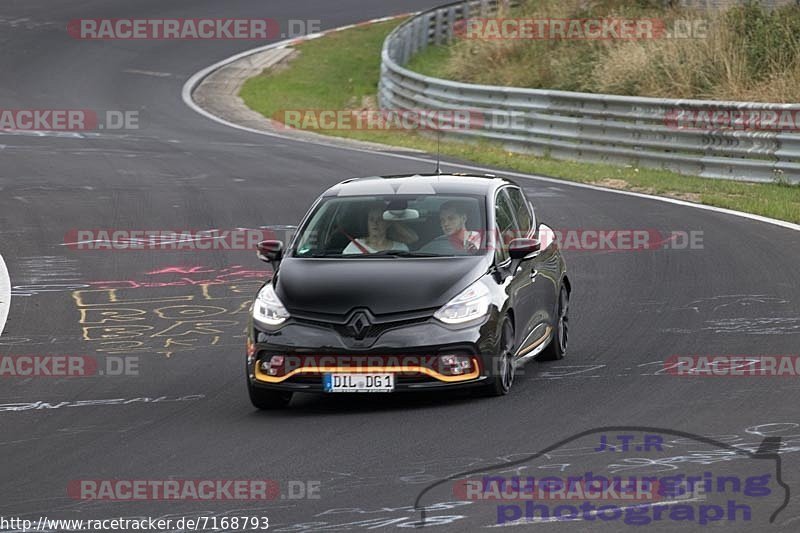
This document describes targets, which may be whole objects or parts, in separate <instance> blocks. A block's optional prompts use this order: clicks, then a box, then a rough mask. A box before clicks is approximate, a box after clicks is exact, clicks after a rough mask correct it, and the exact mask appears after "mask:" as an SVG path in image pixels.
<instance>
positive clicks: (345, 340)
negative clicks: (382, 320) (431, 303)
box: [247, 313, 497, 392]
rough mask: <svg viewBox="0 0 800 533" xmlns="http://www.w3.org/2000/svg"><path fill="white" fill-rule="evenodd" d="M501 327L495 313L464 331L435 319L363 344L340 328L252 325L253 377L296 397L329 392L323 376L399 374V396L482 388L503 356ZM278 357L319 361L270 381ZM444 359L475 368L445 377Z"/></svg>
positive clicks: (385, 332)
mask: <svg viewBox="0 0 800 533" xmlns="http://www.w3.org/2000/svg"><path fill="white" fill-rule="evenodd" d="M496 326H497V316H496V315H495V314H493V313H492V314H490V315H489V316H487V317H484V318H483V319H481V320H480V321H478V322H477V323H472V324H468V325H466V326H462V327H458V328H455V327H450V326H447V325H445V324H441V323H439V322H438V321H436V320H435V319H433V318H430V319H425V320H422V321H417V322H415V323H411V324H404V325H400V326H397V327H388V328H385V329H384V330H383V331H382V332H381V333H380V334H379V335H377V336H376V337H374V338H366V339H363V340H361V341H359V340H356V339H354V338H352V337H347V336H343V335H341V334H339V333H338V332H337V331H336V329H335V328H332V327H327V326H324V325H319V324H309V323H307V322H304V321H299V320H292V319H290V321H288V322H287V323H286V324H285V325H283V326H282V327H280V328H279V329H276V330H270V329H269V328H266V327H263V326H261V325H260V324H258V323H254V322H253V321H252V320H251V324H250V326H249V328H248V356H247V375H248V379H249V381H250V384H251V386H253V387H258V388H264V389H271V390H281V391H291V392H323V385H322V376H323V374H326V373H336V372H342V373H387V372H389V373H393V374H394V375H395V386H394V391H395V392H403V391H421V390H442V389H447V390H451V389H461V388H469V387H476V386H482V385H483V384H485V383H486V381H487V380H488V379H489V377H490V376H491V373H492V369H493V364H494V363H493V361H494V354H496V353H497V352H496V348H497V327H496ZM273 355H284V356H285V357H287V358H292V360H294V361H302V362H305V361H308V360H309V359H310V358H314V360H315V364H312V365H305V364H303V363H301V364H296V365H294V366H293V367H291V368H289V367H287V368H286V369H282V370H281V372H280V375H278V376H270V375H267V374H266V373H265V372H263V371H262V370H261V367H260V363H261V361H262V360H264V359H267V360H268V359H269V358H270V357H271V356H273ZM443 355H460V356H464V357H468V358H469V359H470V360H471V363H472V364H471V367H470V369H469V371H466V372H464V373H463V374H460V375H452V374H448V373H446V372H444V371H443V370H442V367H441V366H440V365H437V364H436V361H438V360H439V358H440V357H441V356H443ZM414 362H418V364H414ZM421 362H424V363H425V364H421ZM431 362H433V364H431ZM398 363H401V364H398Z"/></svg>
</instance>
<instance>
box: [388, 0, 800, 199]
mask: <svg viewBox="0 0 800 533" xmlns="http://www.w3.org/2000/svg"><path fill="white" fill-rule="evenodd" d="M502 5H505V6H507V5H508V1H507V0H468V1H464V0H461V1H459V2H455V3H452V4H448V5H444V6H441V7H438V8H435V9H431V10H429V11H425V12H422V13H420V14H418V15H416V16H415V17H413V18H411V19H409V20H408V21H406V22H404V23H403V24H401V25H400V26H398V27H397V28H395V29H394V31H392V33H391V34H389V36H388V37H387V38H386V41H385V42H384V44H383V51H382V54H381V77H380V84H379V90H378V99H379V103H380V106H381V108H382V109H385V110H405V111H418V110H421V109H426V110H434V111H441V112H452V111H456V110H460V111H464V112H469V113H470V115H471V116H474V114H475V113H478V114H480V115H482V117H483V118H482V120H481V127H479V128H451V129H447V131H444V132H443V133H444V134H445V135H452V136H457V137H460V138H466V139H491V140H494V141H498V142H500V143H502V144H503V145H504V146H505V147H506V148H507V149H509V150H514V151H523V152H528V153H534V154H537V155H549V156H550V157H553V158H556V159H583V160H590V161H596V162H604V163H610V164H623V165H638V166H645V167H651V168H663V169H666V170H672V171H675V172H680V173H683V174H692V175H696V176H703V177H710V178H727V179H734V180H747V181H763V182H769V181H775V180H777V179H782V180H786V181H788V182H791V183H800V134H798V133H787V132H781V131H774V130H771V131H752V130H748V129H747V128H744V129H699V128H698V129H689V128H684V127H678V126H676V124H677V123H678V121H680V120H681V117H683V116H688V115H691V114H692V113H700V112H709V113H712V112H715V111H719V110H728V111H744V112H747V111H752V112H756V111H758V112H769V111H775V112H778V113H791V115H792V116H794V117H796V124H797V123H800V104H764V103H753V102H727V101H714V100H676V99H662V98H643V97H630V96H616V95H606V94H591V93H576V92H567V91H552V90H541V89H523V88H515V87H501V86H492V85H475V84H469V83H461V82H455V81H448V80H444V79H439V78H433V77H430V76H424V75H422V74H419V73H416V72H412V71H411V70H409V69H407V68H404V65H406V64H407V63H408V61H409V60H410V59H411V58H412V57H413V56H414V55H415V54H416V53H418V52H420V51H422V50H424V49H425V48H426V47H427V46H429V45H431V44H444V43H448V42H451V41H452V40H453V39H454V33H455V32H456V31H457V30H456V28H457V25H458V22H459V21H462V20H465V19H469V18H475V17H491V16H493V15H495V14H496V13H497V12H498V10H499V9H500V7H501V6H502ZM478 67H479V66H478Z"/></svg>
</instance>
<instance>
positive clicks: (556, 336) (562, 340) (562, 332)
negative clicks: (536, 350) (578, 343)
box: [539, 287, 569, 361]
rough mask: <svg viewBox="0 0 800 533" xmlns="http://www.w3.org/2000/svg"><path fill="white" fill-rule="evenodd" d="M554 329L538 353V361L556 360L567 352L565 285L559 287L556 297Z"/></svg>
mask: <svg viewBox="0 0 800 533" xmlns="http://www.w3.org/2000/svg"><path fill="white" fill-rule="evenodd" d="M557 317H558V318H557V322H556V330H555V333H553V338H552V339H551V340H550V344H548V345H547V348H545V349H544V351H543V352H542V353H541V354H540V355H539V360H540V361H558V360H559V359H563V358H564V356H565V355H566V354H567V340H568V339H569V293H568V292H567V288H566V287H561V294H560V295H559V297H558V315H557Z"/></svg>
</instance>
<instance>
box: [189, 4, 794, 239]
mask: <svg viewBox="0 0 800 533" xmlns="http://www.w3.org/2000/svg"><path fill="white" fill-rule="evenodd" d="M412 14H413V13H412ZM390 18H393V17H384V18H381V19H375V20H372V21H367V22H363V23H360V24H369V23H374V22H382V21H385V20H389V19H390ZM353 26H354V25H352V24H351V25H349V26H343V27H342V28H334V29H332V30H327V31H325V32H322V33H315V34H312V35H307V36H305V37H300V38H295V39H287V40H285V41H279V42H277V43H272V44H268V45H266V46H260V47H258V48H253V49H251V50H246V51H244V52H240V53H238V54H236V55H233V56H231V57H229V58H227V59H223V60H222V61H218V62H217V63H214V64H213V65H210V66H208V67H206V68H204V69H202V70H200V71H198V72H196V73H195V74H194V75H192V77H190V78H189V79H188V80H186V83H184V85H183V89H182V91H181V97H182V98H183V102H184V103H185V104H186V105H187V106H189V107H190V108H191V109H193V110H194V111H196V112H197V113H199V114H201V115H203V116H204V117H206V118H208V119H211V120H213V121H214V122H217V123H219V124H223V125H225V126H229V127H231V128H235V129H238V130H241V131H247V132H250V133H255V134H258V135H264V136H267V137H275V138H279V139H287V140H291V141H294V142H298V143H307V144H314V145H318V146H328V147H332V148H337V149H339V150H350V151H353V152H364V153H369V154H372V155H381V156H385V157H393V158H395V159H407V160H409V161H423V162H426V163H431V167H433V165H434V163H435V162H434V161H433V160H432V159H429V158H426V157H419V156H415V155H410V154H409V155H406V154H397V153H389V152H380V151H376V150H370V149H366V148H357V147H354V146H342V145H341V144H333V143H327V142H324V141H313V140H308V139H298V138H296V137H292V136H290V135H281V134H278V133H273V132H268V131H263V130H258V129H255V128H248V127H247V126H241V125H239V124H235V123H233V122H229V121H227V120H225V119H222V118H220V117H218V116H216V115H214V114H212V113H209V112H208V111H206V110H205V109H203V108H202V107H200V106H199V105H197V104H196V103H195V102H194V100H193V99H192V92H193V91H194V89H195V88H196V87H197V86H198V85H199V84H200V82H202V81H203V80H204V79H205V78H206V77H207V76H208V75H209V74H211V73H212V72H214V71H215V70H217V69H219V68H222V67H224V66H225V65H228V64H230V63H233V62H234V61H237V60H239V59H241V58H243V57H247V56H249V55H253V54H257V53H259V52H263V51H265V50H272V49H275V48H285V47H287V46H291V45H294V44H296V43H298V42H301V41H304V40H311V39H317V38H319V37H322V36H323V35H325V34H327V33H332V32H336V31H341V30H342V29H347V28H350V27H353ZM387 148H393V147H390V146H387ZM441 164H442V166H448V167H452V168H458V169H463V170H470V171H477V172H481V173H489V174H492V173H498V172H501V173H502V174H503V175H507V176H513V177H517V178H524V179H531V180H537V181H544V182H547V183H557V184H559V185H564V186H569V187H579V188H582V189H589V190H593V191H600V192H606V193H611V194H624V195H626V196H633V197H635V198H645V199H648V200H654V201H657V202H665V203H669V204H673V205H679V206H683V207H691V208H694V209H702V210H704V211H713V212H715V213H723V214H726V215H731V216H736V217H740V218H745V219H748V220H755V221H758V222H764V223H766V224H772V225H775V226H780V227H783V228H787V229H790V230H794V231H800V224H793V223H791V222H786V221H784V220H777V219H774V218H769V217H764V216H761V215H754V214H752V213H744V212H741V211H734V210H733V209H725V208H723V207H715V206H711V205H703V204H696V203H692V202H686V201H684V200H677V199H675V198H665V197H663V196H653V195H650V194H643V193H638V192H630V191H621V190H618V189H608V188H605V187H598V186H597V185H589V184H586V183H576V182H572V181H565V180H559V179H555V178H547V177H544V176H536V175H533V174H523V173H521V172H512V171H508V170H503V171H498V170H497V169H491V168H487V167H482V166H477V165H464V164H461V163H449V162H447V161H442V163H441Z"/></svg>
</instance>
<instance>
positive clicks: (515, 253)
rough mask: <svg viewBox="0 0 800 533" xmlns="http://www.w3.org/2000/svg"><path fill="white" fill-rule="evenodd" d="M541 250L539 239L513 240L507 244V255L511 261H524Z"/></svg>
mask: <svg viewBox="0 0 800 533" xmlns="http://www.w3.org/2000/svg"><path fill="white" fill-rule="evenodd" d="M541 249H542V244H541V243H540V242H539V239H514V240H512V241H511V242H510V243H509V244H508V255H509V256H510V257H511V259H524V258H525V257H527V256H528V255H530V254H535V253H536V252H539V251H540V250H541Z"/></svg>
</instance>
